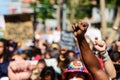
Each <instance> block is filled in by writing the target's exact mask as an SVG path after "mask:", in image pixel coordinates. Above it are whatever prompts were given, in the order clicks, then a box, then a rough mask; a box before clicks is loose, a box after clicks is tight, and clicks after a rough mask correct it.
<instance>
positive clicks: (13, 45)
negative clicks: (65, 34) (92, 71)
mask: <svg viewBox="0 0 120 80" xmlns="http://www.w3.org/2000/svg"><path fill="white" fill-rule="evenodd" d="M38 43H39V45H38ZM36 44H37V45H36ZM21 45H22V44H21V43H20V42H19V43H17V42H15V41H14V40H7V39H0V80H8V79H9V77H8V66H9V65H10V63H11V62H14V61H22V60H26V61H28V62H29V63H30V65H31V69H32V74H31V76H30V80H67V78H66V74H67V73H69V72H74V71H75V72H76V74H77V72H78V73H79V72H83V73H85V75H87V76H91V75H89V73H88V72H87V71H85V70H84V69H83V66H84V65H83V64H82V63H81V62H79V61H83V60H82V57H81V51H80V49H79V48H78V49H76V50H68V49H67V48H66V47H61V46H60V43H59V42H58V43H57V42H53V43H49V42H47V41H41V40H37V43H35V45H31V46H29V47H27V48H24V49H23V48H22V46H21ZM90 45H91V43H90ZM92 46H93V47H92V48H91V50H92V52H93V53H94V55H95V56H96V57H97V58H98V60H99V61H100V64H101V66H102V69H103V70H107V68H106V67H105V65H106V64H105V63H104V61H103V59H102V58H101V57H99V51H98V50H96V49H95V48H94V44H92ZM106 50H107V51H108V55H109V57H110V59H111V61H112V64H113V67H114V68H115V73H114V72H113V74H112V71H111V72H108V74H111V75H109V77H110V79H111V80H112V79H113V80H120V40H116V41H113V43H111V44H110V45H109V46H106ZM108 65H109V64H108ZM14 66H15V67H17V66H19V64H18V65H14ZM109 66H111V65H109ZM75 68H77V69H75ZM108 69H109V68H108ZM71 70H72V71H71ZM109 70H110V69H109ZM70 75H71V76H69V77H72V76H73V75H74V73H73V74H70ZM25 76H26V75H25ZM69 77H68V78H69ZM101 77H102V76H101ZM11 80H12V79H11ZM13 80H14V77H13ZM85 80H91V79H90V77H89V79H85Z"/></svg>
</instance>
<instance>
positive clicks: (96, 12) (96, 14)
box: [92, 7, 115, 22]
mask: <svg viewBox="0 0 120 80" xmlns="http://www.w3.org/2000/svg"><path fill="white" fill-rule="evenodd" d="M114 13H115V10H114V9H113V8H106V9H105V17H106V21H107V22H112V21H113V20H114V19H113V18H114ZM92 18H93V22H100V21H101V12H100V9H99V8H96V7H94V8H93V9H92Z"/></svg>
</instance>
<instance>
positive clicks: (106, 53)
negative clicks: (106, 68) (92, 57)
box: [100, 51, 110, 62]
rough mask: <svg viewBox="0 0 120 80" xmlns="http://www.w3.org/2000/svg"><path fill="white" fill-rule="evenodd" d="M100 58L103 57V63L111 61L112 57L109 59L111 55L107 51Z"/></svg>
mask: <svg viewBox="0 0 120 80" xmlns="http://www.w3.org/2000/svg"><path fill="white" fill-rule="evenodd" d="M100 56H101V58H102V60H103V62H106V61H108V60H110V57H109V54H108V52H107V51H105V53H101V54H100Z"/></svg>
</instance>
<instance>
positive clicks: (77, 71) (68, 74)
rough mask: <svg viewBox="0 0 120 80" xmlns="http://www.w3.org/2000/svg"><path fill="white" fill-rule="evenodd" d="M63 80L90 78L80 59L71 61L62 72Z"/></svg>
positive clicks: (84, 79) (89, 79)
mask: <svg viewBox="0 0 120 80" xmlns="http://www.w3.org/2000/svg"><path fill="white" fill-rule="evenodd" d="M64 79H65V80H92V77H91V75H90V74H89V73H88V71H87V69H86V68H85V66H84V64H83V63H82V62H81V61H76V60H75V61H72V62H70V64H69V65H68V69H67V70H66V71H65V72H64Z"/></svg>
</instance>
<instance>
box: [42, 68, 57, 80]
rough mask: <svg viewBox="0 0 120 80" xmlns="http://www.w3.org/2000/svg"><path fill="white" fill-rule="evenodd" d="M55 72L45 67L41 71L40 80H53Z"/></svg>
mask: <svg viewBox="0 0 120 80" xmlns="http://www.w3.org/2000/svg"><path fill="white" fill-rule="evenodd" d="M55 74H56V73H55V70H54V68H53V67H52V66H46V67H44V69H43V70H42V72H41V74H40V77H41V78H42V80H55V77H56V76H55Z"/></svg>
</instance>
